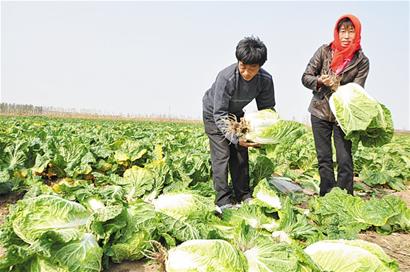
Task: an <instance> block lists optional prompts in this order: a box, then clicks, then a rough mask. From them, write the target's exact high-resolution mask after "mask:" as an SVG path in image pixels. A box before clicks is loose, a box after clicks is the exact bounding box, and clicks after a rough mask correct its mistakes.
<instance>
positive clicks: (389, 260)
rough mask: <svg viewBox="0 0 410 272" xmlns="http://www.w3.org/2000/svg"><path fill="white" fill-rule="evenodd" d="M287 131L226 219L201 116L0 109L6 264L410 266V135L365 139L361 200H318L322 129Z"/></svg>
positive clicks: (63, 267) (0, 255) (358, 184)
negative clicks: (408, 195)
mask: <svg viewBox="0 0 410 272" xmlns="http://www.w3.org/2000/svg"><path fill="white" fill-rule="evenodd" d="M282 131H283V132H284V133H283V135H282V136H281V140H280V141H279V142H276V143H274V144H269V145H264V146H262V148H258V149H256V148H255V149H252V148H251V149H250V151H249V152H250V178H251V180H250V182H251V186H252V188H253V200H252V201H250V202H249V203H238V205H237V206H236V207H235V208H234V209H229V210H225V211H224V212H223V214H222V215H218V214H217V213H216V212H215V205H214V202H213V198H214V190H213V188H212V180H211V167H210V157H209V150H208V149H209V145H208V139H207V137H206V135H205V133H204V131H203V126H202V124H201V123H192V124H191V123H172V122H149V121H138V122H137V121H121V120H116V121H114V120H88V119H58V118H46V117H0V271H41V272H46V271H57V272H60V271H61V272H67V271H69V272H77V271H78V272H80V271H84V272H88V271H127V270H115V267H118V264H121V263H127V264H129V263H130V262H135V263H138V264H144V265H143V266H144V267H147V266H148V265H150V266H151V267H155V268H153V270H150V271H168V272H173V271H221V272H222V271H223V272H230V271H235V272H236V271H238V272H242V271H243V272H245V271H252V272H257V271H260V272H262V271H266V272H268V271H281V272H286V271H289V272H295V271H303V272H308V271H370V272H371V271H410V263H409V261H406V259H410V250H409V248H408V247H407V248H403V249H400V250H397V249H398V248H399V246H400V244H406V243H407V245H410V243H409V239H410V208H409V205H410V204H409V203H408V202H406V201H405V200H403V198H400V197H398V196H397V195H400V192H409V185H410V135H409V134H404V133H402V134H397V133H396V134H395V135H394V136H393V139H392V141H391V142H390V143H388V144H385V145H383V146H379V147H363V146H361V145H359V146H358V147H357V151H356V152H355V154H354V164H355V196H351V195H348V194H346V193H345V192H344V191H342V190H340V189H337V188H335V189H333V190H332V192H330V193H329V194H327V195H326V196H324V197H318V195H317V193H318V190H319V187H318V184H319V176H318V171H317V161H316V153H315V149H314V142H313V137H312V133H311V131H310V128H308V127H304V126H300V129H298V130H297V131H296V130H293V132H292V133H288V134H287V133H286V131H287V130H286V128H283V130H282ZM287 182H291V183H292V184H294V185H298V187H297V189H295V190H291V191H287V192H285V191H286V190H284V189H283V188H280V186H278V184H288V183H287ZM299 187H300V188H299ZM295 188H296V187H295ZM366 235H367V238H366ZM372 235H373V236H372ZM369 237H370V238H369ZM372 237H382V239H387V240H388V239H389V237H404V238H402V239H401V240H400V241H397V244H383V245H382V244H380V243H379V244H380V246H379V245H378V242H377V241H378V240H377V239H376V238H374V239H373V238H372ZM383 237H384V238H383ZM382 239H380V240H382ZM403 239H404V240H403ZM406 239H407V241H406ZM365 240H367V241H365ZM369 241H370V242H369ZM393 253H394V254H393ZM141 267H142V265H141ZM141 269H142V268H141ZM129 271H143V270H129Z"/></svg>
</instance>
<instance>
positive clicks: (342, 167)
mask: <svg viewBox="0 0 410 272" xmlns="http://www.w3.org/2000/svg"><path fill="white" fill-rule="evenodd" d="M311 122H312V130H313V137H314V139H315V147H316V155H317V160H318V164H319V175H320V195H321V196H323V195H325V194H326V193H328V192H330V190H331V189H332V188H333V187H335V186H336V185H337V186H338V187H340V188H342V189H346V190H347V192H348V193H349V194H352V195H353V159H352V142H351V141H349V140H345V139H344V136H345V134H344V132H343V131H342V129H341V128H340V127H339V126H338V125H337V123H335V122H328V121H325V120H322V119H319V118H317V117H315V116H313V115H311ZM332 132H333V139H334V143H335V147H336V161H337V164H338V169H337V183H336V181H335V175H334V171H333V158H332V139H331V137H332Z"/></svg>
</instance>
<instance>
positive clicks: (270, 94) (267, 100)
mask: <svg viewBox="0 0 410 272" xmlns="http://www.w3.org/2000/svg"><path fill="white" fill-rule="evenodd" d="M255 100H256V105H257V107H258V110H264V109H273V110H275V109H274V107H275V105H276V102H275V88H274V86H273V79H272V77H269V78H268V79H266V80H265V81H264V82H263V84H262V90H261V92H260V93H259V95H258V96H257V97H256V99H255Z"/></svg>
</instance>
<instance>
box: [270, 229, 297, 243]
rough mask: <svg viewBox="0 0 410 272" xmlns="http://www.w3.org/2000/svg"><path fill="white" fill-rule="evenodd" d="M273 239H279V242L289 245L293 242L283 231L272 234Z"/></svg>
mask: <svg viewBox="0 0 410 272" xmlns="http://www.w3.org/2000/svg"><path fill="white" fill-rule="evenodd" d="M272 237H273V238H276V239H279V242H285V243H288V244H290V243H291V242H292V240H291V239H290V238H289V235H288V234H287V233H286V232H284V231H281V230H279V231H275V232H272Z"/></svg>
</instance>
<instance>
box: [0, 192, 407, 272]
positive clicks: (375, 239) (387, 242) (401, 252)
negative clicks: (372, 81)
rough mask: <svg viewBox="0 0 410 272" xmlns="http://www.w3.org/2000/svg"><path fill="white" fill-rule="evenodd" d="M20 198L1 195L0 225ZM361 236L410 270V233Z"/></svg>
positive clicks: (148, 268) (141, 265)
mask: <svg viewBox="0 0 410 272" xmlns="http://www.w3.org/2000/svg"><path fill="white" fill-rule="evenodd" d="M394 195H397V196H399V197H400V198H402V199H403V200H404V201H405V202H406V203H407V206H408V207H409V208H410V189H408V190H406V191H402V192H396V193H394ZM19 198H20V196H19V195H17V194H10V195H7V196H2V195H0V225H1V224H3V223H4V220H5V218H6V216H7V214H8V208H9V205H11V204H13V203H15V202H16V201H17V200H18V199H19ZM359 238H360V239H363V240H366V241H369V242H372V243H376V244H378V245H379V246H381V247H382V248H383V250H384V251H385V252H386V254H388V255H389V256H390V257H392V258H394V259H395V260H396V261H397V262H398V264H399V267H400V271H402V272H410V234H409V233H393V234H391V235H381V234H378V233H376V232H373V231H367V232H364V233H361V234H359ZM3 254H4V250H3V249H2V248H1V247H0V256H2V255H3ZM160 271H163V270H161V268H160V267H159V266H158V265H155V264H153V263H149V262H146V261H138V262H123V263H121V264H112V265H111V266H110V268H109V269H107V270H105V271H104V272H160Z"/></svg>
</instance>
